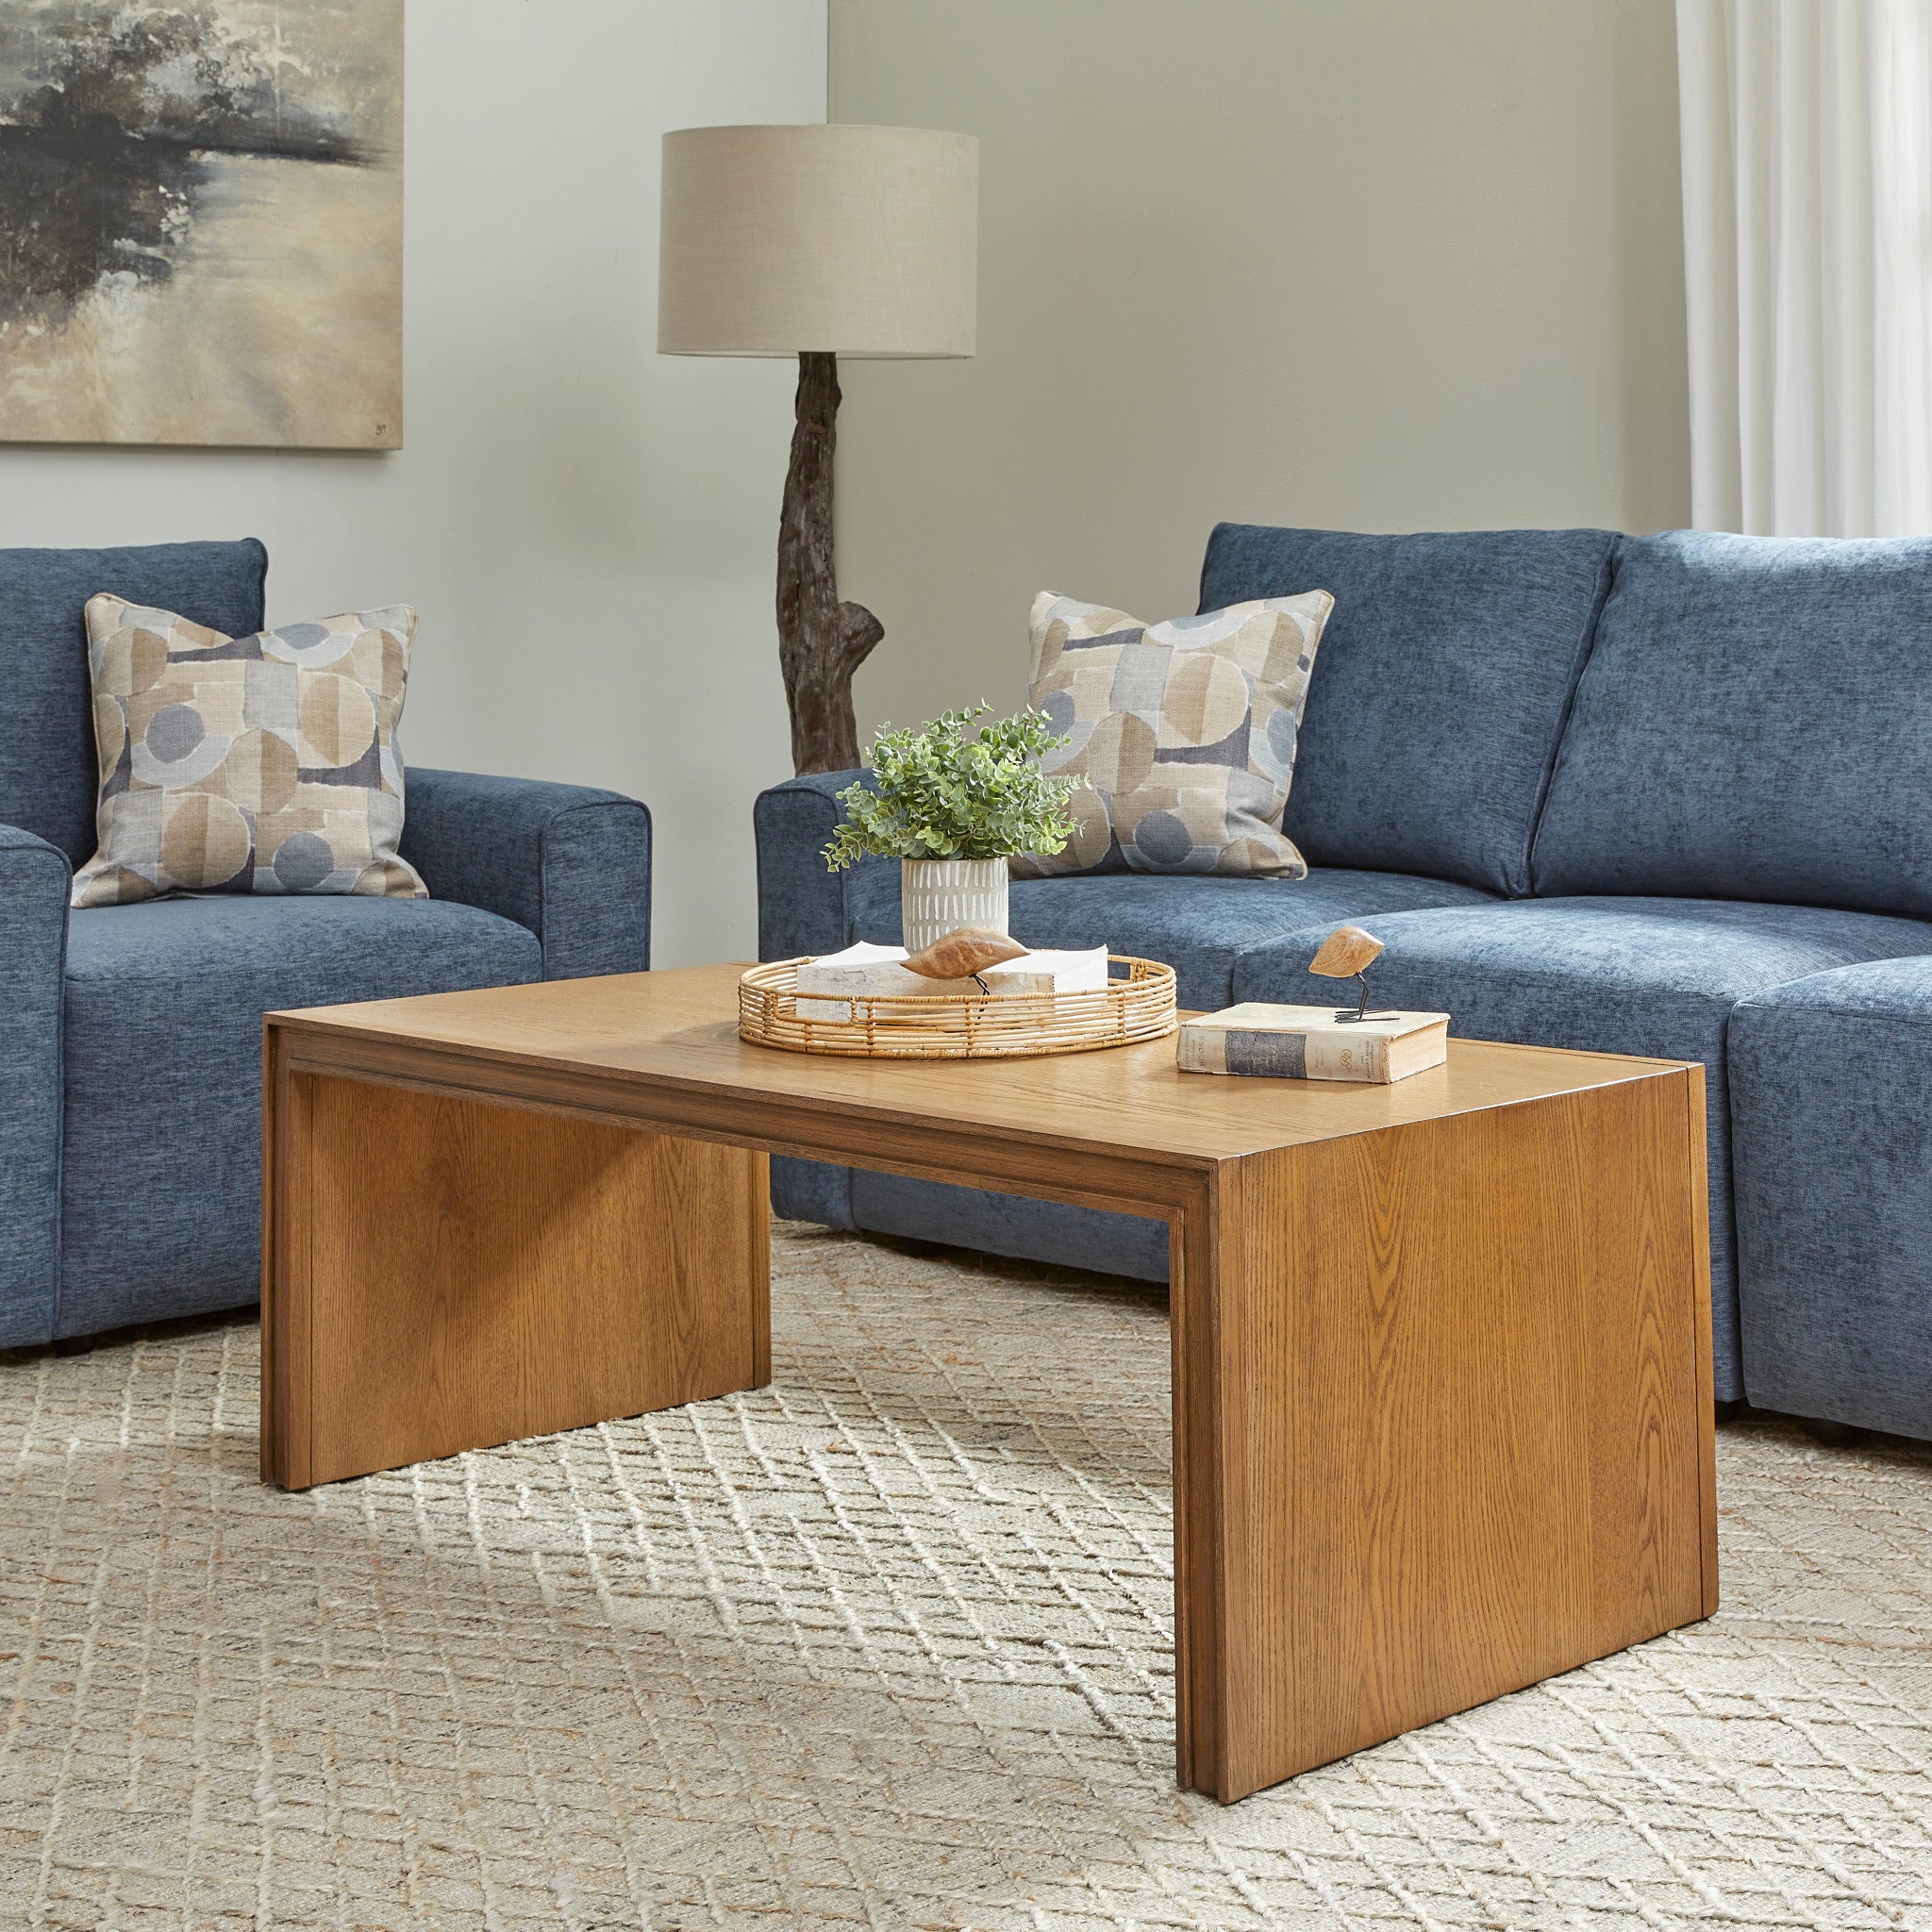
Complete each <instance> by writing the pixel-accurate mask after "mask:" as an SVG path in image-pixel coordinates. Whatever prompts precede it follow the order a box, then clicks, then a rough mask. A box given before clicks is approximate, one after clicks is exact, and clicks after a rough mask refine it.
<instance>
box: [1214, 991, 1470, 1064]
mask: <svg viewBox="0 0 1932 1932" xmlns="http://www.w3.org/2000/svg"><path fill="white" fill-rule="evenodd" d="M1448 1057H1449V1015H1448V1014H1447V1013H1395V1014H1392V1015H1391V1017H1390V1018H1388V1019H1386V1020H1360V1021H1357V1022H1355V1023H1354V1024H1350V1023H1348V1022H1346V1021H1343V1020H1341V1019H1339V1018H1337V1009H1336V1008H1333V1007H1277V1006H1270V1005H1267V1004H1266V1003H1265V1002H1262V1001H1258V1000H1251V1001H1249V1002H1248V1003H1247V1004H1246V1005H1244V1006H1239V1007H1229V1008H1225V1009H1224V1011H1222V1012H1219V1013H1208V1014H1204V1015H1203V1016H1202V1017H1201V1018H1200V1019H1198V1020H1189V1021H1187V1022H1186V1023H1185V1024H1183V1025H1182V1027H1181V1036H1180V1048H1179V1064H1180V1069H1181V1072H1182V1073H1184V1074H1262V1075H1273V1076H1274V1077H1275V1078H1277V1079H1290V1080H1367V1081H1372V1082H1374V1083H1377V1084H1381V1085H1386V1084H1387V1083H1388V1082H1390V1081H1391V1080H1406V1079H1407V1077H1408V1076H1409V1074H1420V1073H1422V1072H1424V1070H1425V1069H1427V1068H1429V1067H1439V1066H1441V1064H1442V1062H1443V1061H1444V1060H1445V1059H1447V1058H1448Z"/></svg>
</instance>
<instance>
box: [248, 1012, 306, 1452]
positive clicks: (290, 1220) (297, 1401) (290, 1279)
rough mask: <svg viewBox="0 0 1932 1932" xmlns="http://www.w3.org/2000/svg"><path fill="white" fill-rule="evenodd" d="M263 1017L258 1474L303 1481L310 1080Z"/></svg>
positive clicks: (285, 1038) (284, 1038)
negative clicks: (295, 1065)
mask: <svg viewBox="0 0 1932 1932" xmlns="http://www.w3.org/2000/svg"><path fill="white" fill-rule="evenodd" d="M288 1049H289V1040H288V1035H287V1034H286V1033H285V1032H283V1031H282V1030H281V1029H279V1028H278V1027H276V1026H275V1023H274V1022H273V1021H272V1020H271V1021H267V1022H265V1023H264V1025H263V1034H262V1078H261V1175H262V1187H261V1427H260V1461H261V1479H262V1481H263V1482H266V1483H275V1484H277V1485H279V1486H280V1487H282V1488H284V1489H306V1488H307V1487H308V1483H309V1480H310V1477H309V1473H308V1472H309V1457H308V1430H309V1416H308V1397H309V1341H310V1336H309V1318H308V1310H309V1300H308V1258H309V1245H308V1207H309V1195H308V1185H307V1175H308V1132H309V1098H310V1091H309V1082H308V1079H307V1078H306V1077H305V1076H303V1075H301V1074H296V1073H294V1072H293V1071H292V1070H291V1066H290V1055H289V1050H288Z"/></svg>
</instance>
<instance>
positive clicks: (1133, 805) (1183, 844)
mask: <svg viewBox="0 0 1932 1932" xmlns="http://www.w3.org/2000/svg"><path fill="white" fill-rule="evenodd" d="M1333 608H1335V599H1334V598H1333V597H1331V596H1330V595H1329V594H1328V592H1327V591H1303V592H1302V593H1301V595H1299V596H1295V597H1269V598H1264V599H1262V600H1260V601H1258V602H1257V603H1252V604H1231V605H1229V606H1228V608H1226V609H1225V610H1209V611H1206V612H1204V613H1203V614H1202V615H1201V616H1199V617H1176V618H1172V619H1170V620H1169V621H1168V622H1167V623H1165V624H1142V623H1141V621H1140V620H1139V619H1138V618H1134V617H1128V616H1127V615H1126V614H1125V613H1124V612H1123V611H1119V610H1113V609H1109V608H1108V607H1107V606H1105V605H1100V604H1081V603H1077V602H1075V601H1074V599H1073V598H1072V597H1060V596H1057V595H1056V594H1055V593H1054V592H1053V591H1041V593H1040V595H1039V596H1038V597H1037V598H1035V599H1034V603H1033V676H1032V690H1031V692H1030V695H1029V697H1028V702H1029V703H1030V704H1031V705H1032V707H1033V708H1034V709H1035V710H1037V711H1043V712H1045V714H1046V715H1047V717H1048V718H1049V719H1050V720H1051V721H1052V724H1053V726H1054V729H1055V730H1056V731H1057V732H1058V733H1059V734H1060V735H1062V736H1066V735H1068V734H1071V735H1072V738H1073V742H1072V743H1071V744H1070V745H1068V746H1067V747H1066V748H1065V749H1064V750H1061V751H1057V752H1049V753H1048V754H1047V755H1046V757H1045V758H1042V759H1041V768H1042V770H1044V771H1047V772H1051V773H1059V774H1078V775H1079V776H1081V777H1083V778H1085V779H1086V781H1087V787H1086V789H1083V790H1081V791H1075V792H1074V796H1073V799H1072V801H1071V802H1070V803H1069V805H1068V807H1067V813H1068V816H1069V817H1071V818H1072V819H1073V821H1074V835H1073V837H1072V838H1071V839H1069V840H1068V841H1067V843H1066V846H1065V848H1064V849H1063V850H1062V851H1059V852H1057V853H1051V854H1040V853H1034V854H1030V855H1028V856H1027V857H1026V858H1016V859H1013V860H1012V861H1010V867H1009V869H1010V870H1011V871H1012V872H1013V873H1015V874H1017V875H1018V876H1020V877H1022V878H1046V877H1051V876H1053V875H1055V874H1065V873H1079V872H1146V873H1221V874H1236V875H1241V876H1244V877H1252V878H1286V879H1299V878H1304V877H1306V876H1307V870H1308V868H1307V863H1306V862H1305V861H1304V860H1303V858H1302V856H1301V854H1300V853H1299V852H1297V851H1296V850H1295V848H1294V845H1293V843H1292V842H1291V841H1290V840H1288V839H1287V838H1285V837H1284V836H1283V835H1282V830H1281V814H1282V809H1283V808H1284V807H1285V806H1286V805H1287V804H1288V788H1289V783H1290V781H1291V779H1292V777H1293V776H1294V754H1295V736H1296V733H1297V732H1298V731H1299V729H1300V727H1301V721H1302V709H1303V707H1304V706H1305V705H1306V704H1307V697H1308V676H1309V674H1310V672H1311V671H1312V670H1313V669H1314V663H1315V646H1316V645H1317V644H1319V643H1320V642H1321V641H1322V627H1323V625H1324V624H1326V623H1327V621H1328V613H1329V611H1331V610H1332V609H1333Z"/></svg>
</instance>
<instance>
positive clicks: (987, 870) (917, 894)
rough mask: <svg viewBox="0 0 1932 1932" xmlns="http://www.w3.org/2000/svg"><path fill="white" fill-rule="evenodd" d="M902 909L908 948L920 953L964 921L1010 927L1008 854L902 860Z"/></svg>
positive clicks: (987, 928)
mask: <svg viewBox="0 0 1932 1932" xmlns="http://www.w3.org/2000/svg"><path fill="white" fill-rule="evenodd" d="M899 913H900V918H901V920H902V922H903V923H904V925H905V929H906V950H907V951H908V953H916V952H918V951H920V950H921V949H922V948H923V947H925V946H929V945H931V944H932V942H933V941H935V940H941V939H944V938H945V936H946V935H947V934H948V933H949V932H953V931H956V930H957V929H958V927H960V926H962V925H976V926H978V927H979V928H980V930H981V931H982V932H1005V931H1006V929H1007V861H1006V860H1005V859H1004V858H902V859H901V860H900V861H899Z"/></svg>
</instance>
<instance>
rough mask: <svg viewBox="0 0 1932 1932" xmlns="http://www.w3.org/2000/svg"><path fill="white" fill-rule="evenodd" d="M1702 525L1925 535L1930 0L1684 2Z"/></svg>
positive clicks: (1929, 501)
mask: <svg viewBox="0 0 1932 1932" xmlns="http://www.w3.org/2000/svg"><path fill="white" fill-rule="evenodd" d="M1677 80H1678V90H1679V100H1680V113H1681V117H1682V136H1683V168H1684V258H1685V268H1686V273H1687V282H1688V286H1687V293H1688V296H1689V307H1690V326H1691V509H1692V519H1693V521H1694V522H1695V524H1696V525H1697V527H1698V528H1699V529H1704V530H1743V531H1747V532H1752V533H1756V534H1761V535H1767V536H1781V537H1806V536H1820V537H1865V536H1879V537H1890V536H1907V535H1924V534H1932V0H1677Z"/></svg>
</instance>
